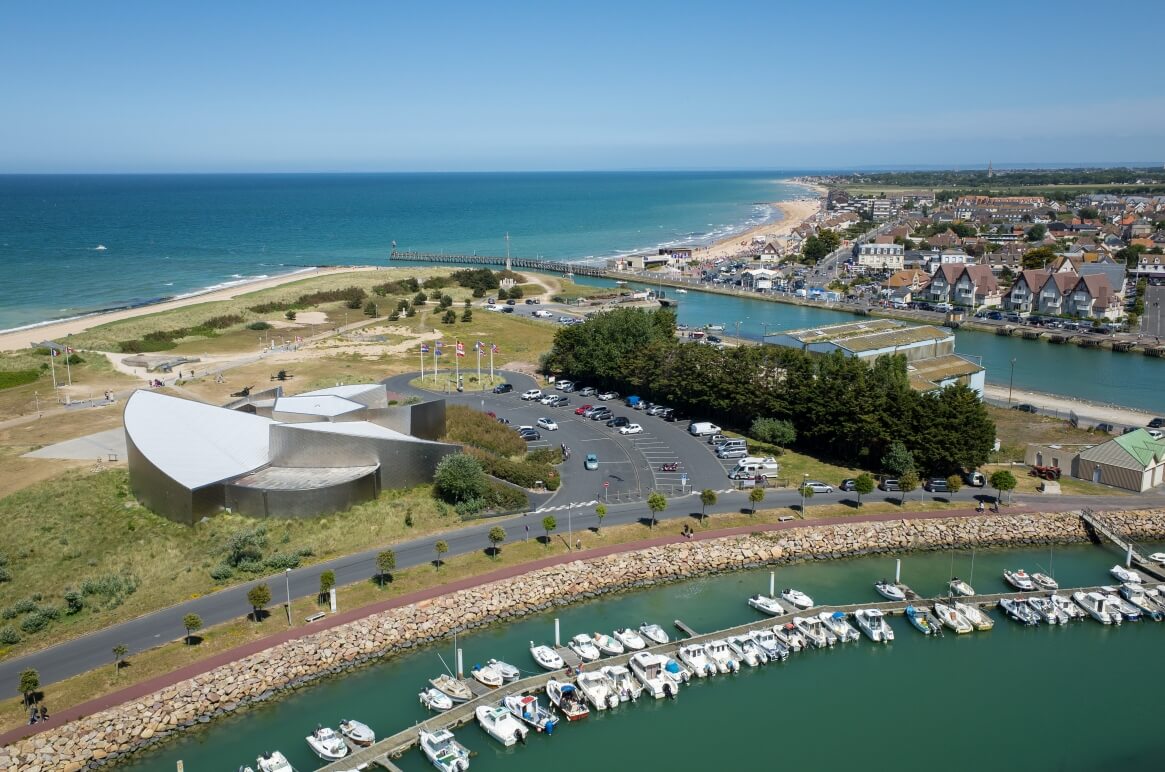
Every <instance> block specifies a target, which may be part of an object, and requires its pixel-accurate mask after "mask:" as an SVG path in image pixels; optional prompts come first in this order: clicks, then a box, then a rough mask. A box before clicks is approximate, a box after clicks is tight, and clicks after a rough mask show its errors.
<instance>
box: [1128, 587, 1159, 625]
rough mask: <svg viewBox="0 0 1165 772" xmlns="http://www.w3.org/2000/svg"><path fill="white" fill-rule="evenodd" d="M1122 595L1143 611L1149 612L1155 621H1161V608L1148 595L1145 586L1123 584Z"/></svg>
mask: <svg viewBox="0 0 1165 772" xmlns="http://www.w3.org/2000/svg"><path fill="white" fill-rule="evenodd" d="M1120 594H1121V597H1122V598H1124V599H1125V601H1127V602H1128V603H1131V604H1132V605H1134V606H1136V607H1137V608H1139V609H1140V610H1141V612H1142V613H1144V614H1148V615H1149V617H1150V618H1151V619H1152V620H1153V621H1154V622H1160V621H1161V610H1160V608H1159V607H1158V606H1157V604H1156V603H1154V602H1153V601H1152V600H1151V599H1150V598H1149V596H1148V594H1147V593H1146V591H1145V587H1144V586H1143V585H1140V584H1122V585H1121V589H1120Z"/></svg>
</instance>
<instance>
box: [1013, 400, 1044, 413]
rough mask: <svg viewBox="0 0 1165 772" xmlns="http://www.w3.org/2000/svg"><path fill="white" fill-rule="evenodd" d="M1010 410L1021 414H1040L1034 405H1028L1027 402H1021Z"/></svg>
mask: <svg viewBox="0 0 1165 772" xmlns="http://www.w3.org/2000/svg"><path fill="white" fill-rule="evenodd" d="M1011 409H1012V410H1018V411H1020V412H1021V413H1038V412H1040V411H1039V409H1038V408H1037V407H1036V406H1035V405H1031V404H1028V403H1027V402H1021V403H1019V404H1018V405H1012V406H1011Z"/></svg>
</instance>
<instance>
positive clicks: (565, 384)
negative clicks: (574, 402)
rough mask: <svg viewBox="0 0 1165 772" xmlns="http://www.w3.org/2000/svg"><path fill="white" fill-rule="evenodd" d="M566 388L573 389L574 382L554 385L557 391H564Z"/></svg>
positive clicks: (559, 382)
mask: <svg viewBox="0 0 1165 772" xmlns="http://www.w3.org/2000/svg"><path fill="white" fill-rule="evenodd" d="M568 386H569V387H570V388H572V389H573V388H574V381H558V382H557V383H555V384H554V388H556V389H558V390H559V391H566V388H567V387H568Z"/></svg>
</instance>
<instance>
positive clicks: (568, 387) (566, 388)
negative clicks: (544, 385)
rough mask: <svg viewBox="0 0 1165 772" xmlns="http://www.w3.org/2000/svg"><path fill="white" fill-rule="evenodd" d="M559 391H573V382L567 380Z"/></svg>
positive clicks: (565, 392)
mask: <svg viewBox="0 0 1165 772" xmlns="http://www.w3.org/2000/svg"><path fill="white" fill-rule="evenodd" d="M561 391H562V393H563V394H570V393H571V392H573V391H574V384H573V383H571V382H569V381H567V383H566V385H565V386H563V387H562V389H561Z"/></svg>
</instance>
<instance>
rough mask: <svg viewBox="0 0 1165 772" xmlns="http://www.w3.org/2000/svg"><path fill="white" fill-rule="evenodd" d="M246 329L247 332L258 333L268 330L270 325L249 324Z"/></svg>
mask: <svg viewBox="0 0 1165 772" xmlns="http://www.w3.org/2000/svg"><path fill="white" fill-rule="evenodd" d="M247 329H248V330H255V331H256V332H258V331H259V330H270V329H271V325H270V324H268V323H267V322H251V323H250V324H248V325H247Z"/></svg>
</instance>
